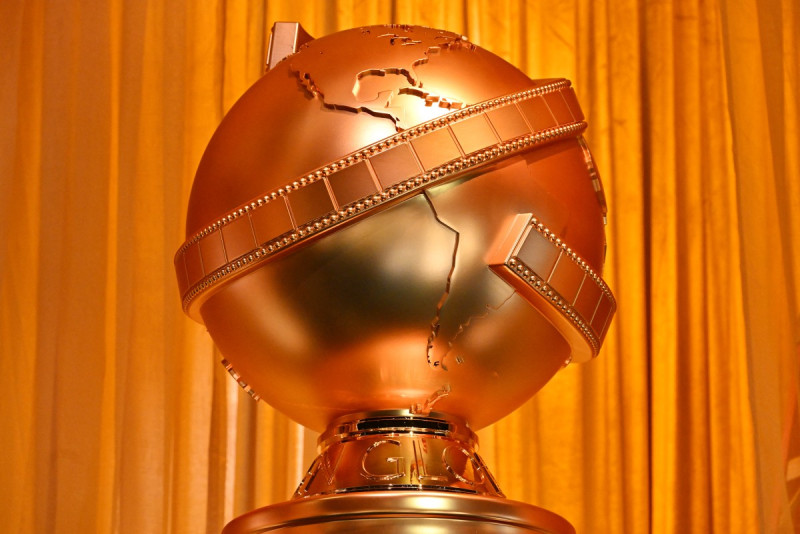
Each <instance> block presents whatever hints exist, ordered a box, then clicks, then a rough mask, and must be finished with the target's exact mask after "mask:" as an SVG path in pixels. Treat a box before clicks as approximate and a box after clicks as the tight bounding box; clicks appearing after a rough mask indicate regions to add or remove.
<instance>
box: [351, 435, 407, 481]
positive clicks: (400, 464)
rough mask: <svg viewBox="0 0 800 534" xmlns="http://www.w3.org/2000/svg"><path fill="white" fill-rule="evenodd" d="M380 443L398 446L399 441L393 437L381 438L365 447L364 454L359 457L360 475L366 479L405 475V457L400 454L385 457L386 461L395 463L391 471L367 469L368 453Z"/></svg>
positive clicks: (391, 478) (393, 478) (385, 478)
mask: <svg viewBox="0 0 800 534" xmlns="http://www.w3.org/2000/svg"><path fill="white" fill-rule="evenodd" d="M381 445H395V446H397V447H399V446H400V442H399V441H397V440H394V439H382V440H380V441H376V442H375V443H373V444H372V445H370V446H369V447H367V450H366V451H364V455H363V456H362V457H361V475H362V476H363V477H364V478H366V479H368V480H395V479H398V478H402V477H404V476H405V475H406V469H405V459H404V458H403V457H402V456H390V457H388V458H386V463H388V464H395V468H394V472H393V473H373V472H371V471H370V470H369V469H367V460H368V459H369V456H370V454H371V453H372V452H373V451H375V449H377V448H378V447H380V446H381Z"/></svg>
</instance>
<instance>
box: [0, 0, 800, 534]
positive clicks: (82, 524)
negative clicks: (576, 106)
mask: <svg viewBox="0 0 800 534" xmlns="http://www.w3.org/2000/svg"><path fill="white" fill-rule="evenodd" d="M279 20H292V21H298V22H300V23H301V24H303V26H304V27H305V28H306V29H307V30H308V31H309V33H311V34H312V35H314V36H321V35H324V34H327V33H330V32H333V31H336V30H338V29H343V28H347V27H353V26H359V25H365V24H375V23H385V22H403V23H409V24H422V25H426V26H433V27H441V28H446V29H449V30H452V31H456V32H460V33H463V34H465V35H467V36H468V37H469V38H470V39H471V40H472V41H473V42H475V43H477V44H479V45H481V46H483V47H485V48H488V49H489V50H492V51H493V52H495V53H496V54H498V55H500V56H502V57H504V58H506V59H507V60H509V61H510V62H512V63H514V64H515V65H517V66H518V67H520V68H521V69H522V70H524V71H525V72H526V73H527V74H528V75H530V76H531V77H533V78H545V77H560V76H563V77H567V78H570V79H571V80H572V81H573V83H574V86H575V88H576V90H577V92H578V96H579V98H580V100H581V103H582V106H583V108H584V111H585V113H586V115H587V120H588V122H589V130H588V135H587V137H588V140H589V143H590V145H591V147H592V149H593V152H594V155H595V159H596V160H597V164H598V167H599V169H600V172H601V175H602V177H603V180H604V183H605V189H606V194H607V196H608V203H609V206H610V213H609V224H608V227H607V233H608V240H609V248H608V250H609V257H608V262H607V268H606V273H605V277H606V279H607V280H608V281H609V283H610V285H611V287H612V288H613V290H614V292H615V294H616V296H617V300H618V305H619V311H618V314H617V317H616V319H615V323H614V325H613V326H612V328H611V331H610V333H609V335H608V339H607V342H606V345H605V348H604V349H603V351H602V352H601V354H600V356H599V357H598V358H597V359H595V360H593V361H592V362H590V363H587V364H581V365H571V366H569V367H567V368H566V369H564V370H563V371H561V372H560V373H559V374H558V375H557V376H556V377H555V378H554V379H553V380H552V381H551V382H550V383H549V384H548V385H547V386H546V387H545V388H544V389H543V390H542V392H541V393H539V394H538V395H537V396H536V397H535V398H534V399H532V400H531V401H530V402H528V403H527V404H526V405H524V406H523V407H522V408H521V409H520V410H518V411H517V412H515V413H514V414H512V415H511V416H509V417H507V418H505V419H504V420H502V421H500V422H498V423H497V424H495V425H493V426H492V427H490V428H488V429H485V430H483V431H482V432H481V433H480V437H481V444H482V452H483V455H484V456H485V458H486V460H487V462H488V463H489V465H490V467H491V468H492V469H493V471H494V473H495V475H496V477H497V478H498V480H499V482H500V484H501V486H502V487H503V489H504V491H505V492H506V494H507V495H508V496H509V497H511V498H514V499H518V500H523V501H526V502H530V503H533V504H536V505H539V506H542V507H545V508H549V509H551V510H553V511H555V512H557V513H559V514H561V515H563V516H565V517H566V518H567V519H568V520H570V521H571V522H572V523H573V524H574V525H575V526H576V527H577V529H578V531H579V532H581V533H589V532H591V533H602V532H609V533H610V532H615V533H616V532H626V533H642V532H653V533H658V534H661V533H663V534H667V533H686V532H698V533H700V532H702V533H706V532H715V533H751V532H763V533H773V532H779V533H789V532H793V531H795V529H797V528H798V526H800V505H798V503H797V499H798V495H799V494H800V493H799V492H800V410H798V386H799V385H800V370H799V369H798V360H799V359H800V308H799V305H798V303H799V302H800V107H799V105H798V96H800V55H798V52H797V50H798V47H799V46H800V5H798V4H797V2H796V0H736V1H734V0H730V1H725V0H705V1H700V0H659V1H647V0H596V1H591V0H566V1H562V0H542V1H533V0H528V1H525V0H505V1H490V0H478V1H443V0H426V1H421V0H420V1H418V0H409V1H403V0H396V1H391V2H390V1H377V0H371V1H370V0H338V1H333V0H331V1H318V2H297V1H293V0H288V1H286V0H282V1H276V0H213V1H208V2H193V1H190V0H174V1H171V2H161V1H154V0H142V1H132V0H103V1H100V0H98V1H92V0H86V1H81V2H68V1H60V0H57V1H45V0H38V1H36V0H31V1H22V0H11V1H7V2H0V51H1V52H0V68H1V69H2V74H1V75H0V105H1V107H0V109H1V110H2V115H0V304H1V305H2V306H1V307H0V489H2V491H3V496H2V499H0V525H2V528H3V530H4V531H6V532H20V533H51V532H52V533H74V532H81V533H88V532H97V533H120V534H124V533H128V532H130V533H142V532H147V533H159V532H164V533H166V532H171V533H172V532H174V533H195V532H211V533H213V532H219V530H220V529H221V528H222V526H223V524H224V523H225V522H226V521H228V520H230V519H231V518H232V517H234V516H235V515H238V514H241V513H243V512H245V511H247V510H249V509H252V508H255V507H257V506H261V505H265V504H269V503H272V502H278V501H281V500H284V499H286V498H287V497H288V496H289V495H290V493H291V491H292V490H293V489H294V486H295V485H296V484H297V483H298V481H299V480H300V476H301V473H302V472H303V471H304V470H305V469H306V467H307V466H308V465H309V463H310V461H311V459H312V457H313V455H314V448H315V436H313V435H311V433H310V432H307V431H305V430H303V429H302V428H301V427H299V426H298V425H296V424H295V423H293V422H291V421H289V420H288V419H287V418H286V417H285V416H283V415H281V414H279V413H277V412H275V411H274V410H272V409H271V408H270V407H269V406H266V405H263V404H260V405H257V404H255V403H254V402H253V401H252V400H251V399H250V398H249V397H248V396H247V395H246V394H244V393H243V392H240V391H239V390H238V388H237V386H236V384H235V382H234V381H233V380H231V379H230V377H228V376H227V375H226V373H225V371H224V369H223V368H222V366H221V365H219V359H220V358H221V356H220V355H219V354H218V353H217V352H216V350H215V349H214V347H213V345H212V343H211V341H210V338H209V337H208V335H207V334H206V333H205V332H204V330H203V328H202V327H201V326H199V325H197V324H195V323H193V322H191V321H190V320H189V319H188V318H186V317H184V316H183V315H182V313H181V310H180V305H179V302H178V295H177V289H176V284H175V281H174V278H173V268H172V255H173V253H174V252H175V250H176V249H177V247H178V246H179V245H180V243H181V242H182V238H183V230H184V228H183V215H184V212H185V208H186V202H187V199H188V194H189V189H190V187H191V181H192V177H193V173H194V170H195V168H196V165H197V163H198V161H199V158H200V156H201V154H202V151H203V149H204V147H205V144H206V143H207V142H208V139H209V138H210V136H211V134H212V132H213V131H214V129H215V127H216V125H217V124H218V123H219V121H220V119H221V118H222V116H223V114H224V112H225V111H226V110H227V109H228V108H230V106H231V105H232V104H233V102H234V101H235V100H236V99H237V97H238V96H239V95H240V94H241V93H243V92H244V90H245V89H246V88H247V87H248V86H249V85H250V84H251V83H253V82H254V81H255V80H256V79H257V78H258V77H259V76H260V75H261V73H262V71H263V63H264V57H265V51H266V42H267V39H268V33H269V28H270V27H271V25H272V24H273V22H275V21H279Z"/></svg>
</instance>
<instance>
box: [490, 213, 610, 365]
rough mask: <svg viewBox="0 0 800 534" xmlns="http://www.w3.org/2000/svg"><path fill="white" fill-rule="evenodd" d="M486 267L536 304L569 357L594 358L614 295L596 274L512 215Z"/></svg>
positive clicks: (537, 225)
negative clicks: (561, 339) (564, 341)
mask: <svg viewBox="0 0 800 534" xmlns="http://www.w3.org/2000/svg"><path fill="white" fill-rule="evenodd" d="M487 263H488V264H489V267H490V268H491V269H492V270H493V271H494V272H495V273H497V275H498V276H500V277H501V278H502V279H503V280H505V281H506V282H508V283H509V284H511V285H512V286H513V287H514V288H515V289H517V291H518V292H519V293H520V294H521V295H522V296H523V297H524V298H526V299H527V300H529V301H531V302H532V303H534V304H535V303H536V301H539V302H541V301H545V302H547V303H548V304H549V306H536V307H537V309H538V310H539V311H541V312H542V313H543V314H544V315H545V316H546V317H547V318H548V319H549V320H550V321H551V322H552V323H553V324H554V325H555V326H556V328H558V329H559V331H560V332H561V333H562V334H563V335H564V336H565V337H566V338H567V341H568V342H569V343H570V345H571V346H572V349H573V350H572V356H571V358H572V359H573V360H575V361H585V360H588V359H590V358H592V357H593V356H596V355H597V352H598V351H599V350H600V346H601V345H602V344H603V339H604V338H605V335H606V332H607V331H608V326H609V325H610V324H611V317H612V316H613V315H614V312H615V311H616V309H617V303H616V301H615V300H614V295H612V294H611V290H610V289H609V288H608V286H607V285H606V283H605V282H604V281H603V279H602V278H600V276H599V275H598V274H597V273H595V272H594V271H593V270H592V268H591V267H589V265H588V264H587V263H586V262H585V261H584V260H583V259H582V258H581V257H580V256H578V255H577V254H576V253H575V252H574V251H573V250H572V249H571V248H570V247H568V246H567V244H566V243H564V242H563V241H562V240H561V239H559V238H558V237H557V236H556V235H555V234H553V233H552V232H551V231H550V230H549V229H548V228H547V227H546V226H545V225H544V224H542V223H541V222H539V221H538V220H537V219H536V218H535V217H534V216H533V215H531V214H530V213H525V214H520V215H517V216H516V217H515V218H514V220H513V222H512V223H511V225H510V227H509V229H508V232H507V234H506V235H505V237H504V239H503V240H501V242H500V243H499V244H498V245H497V246H496V247H495V248H494V250H493V251H492V252H491V253H490V256H489V257H488V258H487Z"/></svg>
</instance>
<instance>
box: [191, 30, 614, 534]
mask: <svg viewBox="0 0 800 534" xmlns="http://www.w3.org/2000/svg"><path fill="white" fill-rule="evenodd" d="M268 56H269V57H268V66H269V70H268V72H267V73H266V74H265V75H264V76H263V77H262V78H261V79H260V80H258V81H257V82H256V83H255V84H254V85H253V86H252V87H251V88H250V89H249V90H248V91H247V92H246V93H245V94H244V95H243V96H242V97H241V98H240V99H239V101H238V102H237V103H236V104H235V105H234V106H233V107H232V108H231V110H230V111H229V112H228V114H227V115H226V116H225V118H224V119H223V121H222V123H221V124H220V126H219V128H218V129H217V131H216V132H215V134H214V136H213V138H212V139H211V141H210V142H209V145H208V147H207V148H206V152H205V153H204V155H203V159H202V160H201V162H200V165H199V167H198V170H197V174H196V176H195V181H194V185H193V187H192V194H191V198H190V201H189V209H188V215H187V222H186V227H187V233H186V241H185V242H184V244H183V245H182V246H181V247H180V248H179V250H178V252H177V254H176V255H175V269H176V273H177V277H178V286H179V290H180V293H181V297H182V301H183V308H184V311H185V312H186V313H187V314H188V315H189V316H190V317H192V318H193V319H195V320H196V321H198V322H200V323H202V324H204V325H205V326H206V327H207V329H208V332H209V334H210V335H211V337H212V338H213V339H214V342H215V343H216V345H217V347H218V348H219V350H220V352H221V353H222V354H223V355H224V356H225V359H226V361H225V362H224V363H225V366H226V368H227V369H228V370H229V371H230V373H231V374H232V375H233V376H234V378H235V379H236V380H237V382H238V383H239V384H240V385H241V386H242V387H244V389H245V390H246V391H248V392H249V393H250V394H251V395H252V396H253V397H254V398H256V399H263V400H264V401H266V402H267V403H269V404H270V405H271V406H273V407H274V408H276V409H277V410H279V411H281V412H283V413H285V414H287V415H288V416H290V417H291V418H292V419H294V420H295V421H297V422H298V423H300V424H303V425H304V426H307V427H309V428H311V429H313V430H315V431H318V432H322V434H321V437H320V441H319V456H318V457H317V458H316V460H315V461H314V463H313V464H312V465H311V467H310V469H309V471H308V473H307V475H306V476H305V478H304V479H303V481H302V482H301V483H300V486H299V488H298V489H297V491H296V493H295V495H294V497H293V498H292V499H291V500H290V501H288V502H285V503H281V504H276V505H272V506H267V507H265V508H261V509H258V510H255V511H253V512H250V513H248V514H245V515H243V516H241V517H239V518H236V519H234V520H233V521H231V522H230V523H229V524H228V525H227V526H226V527H225V530H224V533H225V534H244V533H253V534H255V533H257V532H258V533H261V532H273V531H274V532H287V533H289V532H292V533H305V532H383V531H385V532H390V533H409V534H410V533H414V534H423V533H424V534H427V533H452V532H463V533H468V532H469V533H476V532H478V533H484V532H487V533H488V532H499V533H512V532H520V533H522V532H526V533H527V532H532V531H533V532H540V533H550V534H570V533H573V532H574V530H573V528H572V527H571V526H570V525H569V523H568V522H567V521H565V520H564V519H562V518H561V517H559V516H557V515H555V514H553V513H551V512H548V511H546V510H543V509H540V508H536V507H534V506H531V505H529V504H524V503H519V502H514V501H511V500H508V499H506V498H505V497H504V496H503V494H502V492H501V491H500V489H499V487H498V485H497V483H496V482H495V480H494V478H493V477H492V475H491V473H490V472H489V470H488V468H487V467H486V465H485V464H484V462H483V460H482V459H481V457H480V456H479V455H478V440H477V438H476V436H475V434H474V433H473V431H474V430H477V429H480V428H482V427H485V426H487V425H490V424H492V423H493V422H495V421H497V420H498V419H500V418H501V417H503V416H505V415H507V414H509V413H511V412H512V411H513V410H515V409H516V408H518V407H519V406H521V405H522V404H523V403H524V402H525V401H526V400H527V399H529V398H530V397H531V396H532V395H533V394H535V393H536V392H537V391H538V390H539V389H540V388H541V387H543V386H544V384H546V383H547V381H548V380H550V379H551V378H552V376H553V375H554V374H555V373H556V372H558V370H559V369H561V368H562V367H563V366H564V365H566V364H568V363H570V362H581V361H587V360H589V359H591V358H592V357H594V356H596V355H597V352H598V350H599V349H600V346H601V344H602V342H603V339H604V337H605V335H606V332H607V330H608V325H609V323H610V321H611V317H612V316H613V314H614V310H615V307H616V304H615V301H614V297H613V295H612V294H611V291H610V290H609V288H608V286H607V285H606V284H605V282H604V281H603V280H602V278H601V277H600V273H601V272H602V267H603V263H604V260H605V229H604V225H605V217H606V205H605V198H604V196H603V188H602V184H601V182H600V178H599V176H598V174H597V171H596V169H595V167H594V164H593V160H592V157H591V153H590V152H589V148H588V146H587V144H586V141H585V140H584V139H583V136H582V133H583V131H584V130H585V129H586V127H587V125H586V122H585V121H584V116H583V113H582V112H581V109H580V106H579V105H578V101H577V97H576V95H575V92H574V91H573V89H572V87H571V84H570V82H569V81H568V80H564V79H550V80H531V79H530V78H528V77H527V76H526V75H525V74H524V73H522V72H521V71H519V69H517V68H516V67H514V66H513V65H510V64H509V63H507V62H506V61H504V60H502V59H501V58H499V57H497V56H495V55H494V54H492V53H490V52H488V51H486V50H483V49H481V48H480V47H478V46H476V45H474V44H472V43H470V42H469V40H467V38H466V37H463V36H461V35H458V34H454V33H451V32H446V31H440V30H434V29H431V28H422V27H417V26H404V25H387V26H370V27H365V28H355V29H351V30H345V31H342V32H338V33H334V34H331V35H328V36H324V37H321V38H319V39H312V38H311V36H309V35H308V34H307V33H305V32H304V31H303V30H302V28H300V26H299V25H298V24H295V23H278V24H276V25H275V27H274V28H273V35H272V39H271V41H270V47H269V54H268Z"/></svg>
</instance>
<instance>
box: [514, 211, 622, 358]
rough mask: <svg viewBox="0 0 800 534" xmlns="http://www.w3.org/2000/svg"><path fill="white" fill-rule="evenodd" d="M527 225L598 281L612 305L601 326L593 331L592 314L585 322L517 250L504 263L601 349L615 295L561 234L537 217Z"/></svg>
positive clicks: (598, 285)
mask: <svg viewBox="0 0 800 534" xmlns="http://www.w3.org/2000/svg"><path fill="white" fill-rule="evenodd" d="M528 226H529V227H530V228H532V229H533V230H536V231H537V232H539V233H540V234H541V235H542V236H543V237H544V238H545V239H547V240H548V241H550V242H551V243H552V244H553V245H555V246H556V247H558V248H560V249H561V250H562V251H564V252H565V253H566V256H567V257H568V258H569V259H570V260H572V262H573V263H575V264H576V265H577V266H578V267H580V269H581V270H583V272H584V273H585V275H586V276H588V277H589V278H590V279H591V280H592V281H593V282H594V283H595V284H596V285H597V287H598V288H599V289H600V291H601V292H602V294H603V295H605V297H606V298H607V299H608V301H609V304H610V306H611V307H610V309H609V312H608V316H607V317H606V320H605V322H604V323H603V326H602V328H600V331H599V332H596V331H595V330H594V329H593V328H592V326H591V322H592V319H593V317H592V318H589V320H588V322H587V321H586V318H585V317H583V316H582V315H581V313H580V312H578V311H577V310H576V309H575V308H574V307H573V305H572V304H570V303H569V302H567V300H566V299H564V297H563V296H562V295H561V294H560V293H559V292H558V291H557V290H556V289H555V288H554V287H553V286H552V285H549V284H548V283H547V281H546V280H545V279H544V278H542V277H541V276H539V275H538V274H536V273H535V272H534V270H533V269H532V268H531V267H530V266H529V265H527V264H526V263H525V262H524V261H522V260H521V259H520V258H519V257H518V256H516V254H514V255H512V256H511V257H510V258H509V259H508V260H507V261H506V263H505V265H506V266H507V267H508V268H509V269H511V270H512V271H514V272H515V273H516V274H517V276H519V277H520V279H522V280H523V281H524V282H525V283H526V284H528V285H529V286H530V287H531V288H533V289H534V290H535V291H537V292H538V293H540V294H541V295H542V296H543V297H545V298H546V299H547V300H549V301H550V302H551V304H552V305H553V306H554V307H555V308H556V310H558V311H559V312H560V313H561V314H562V315H563V316H564V317H566V318H567V319H569V320H570V321H571V322H572V323H573V324H574V325H575V326H576V327H577V328H578V330H580V332H581V333H582V334H583V336H584V337H585V338H586V339H587V341H588V342H589V344H590V345H591V346H592V351H593V353H594V354H597V352H598V351H599V350H600V345H601V344H602V343H603V339H604V338H605V333H606V331H607V329H608V325H609V323H610V322H611V318H612V317H613V316H614V313H615V312H616V309H617V301H616V299H615V298H614V295H613V294H612V293H611V289H609V287H608V285H607V284H606V283H605V281H604V280H603V279H602V278H601V277H600V275H599V274H597V273H596V272H594V270H593V269H592V268H591V267H590V266H589V264H587V263H586V261H585V260H584V259H583V258H581V257H580V256H579V255H578V254H577V253H576V252H575V251H573V250H572V249H571V248H570V247H568V246H567V244H566V243H565V242H563V241H562V240H561V239H560V238H558V237H556V235H555V234H554V233H553V232H551V231H550V229H549V228H547V227H546V226H545V225H544V224H542V223H541V222H539V220H538V219H537V218H536V217H533V218H532V219H531V222H530V223H529V225H528ZM601 301H602V299H598V301H597V305H596V307H595V313H596V311H597V307H598V306H599V305H600V303H601Z"/></svg>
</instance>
